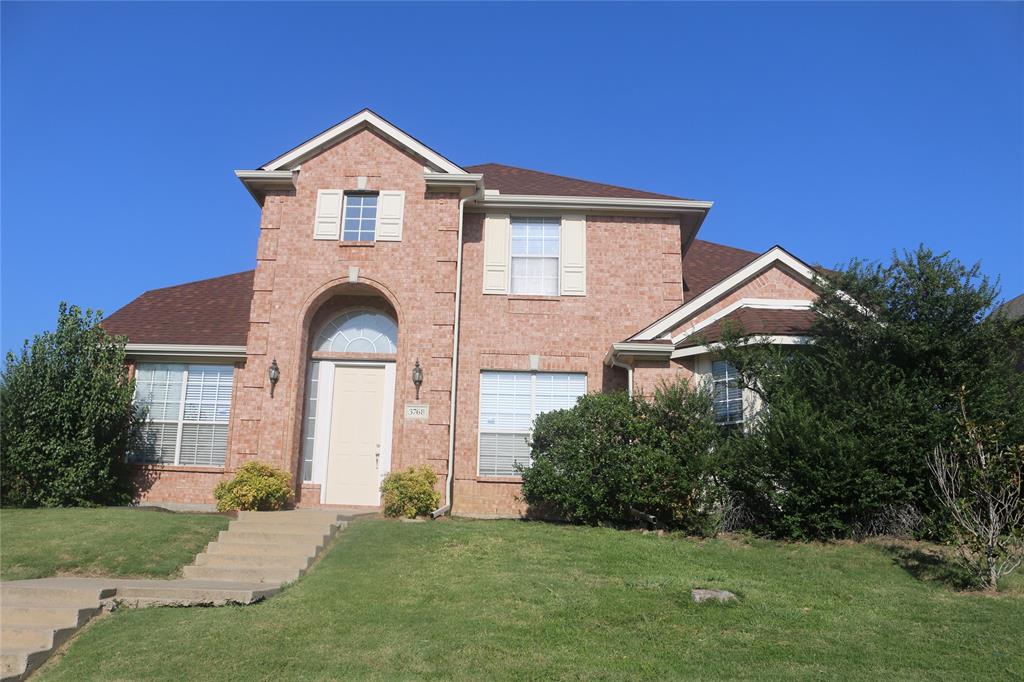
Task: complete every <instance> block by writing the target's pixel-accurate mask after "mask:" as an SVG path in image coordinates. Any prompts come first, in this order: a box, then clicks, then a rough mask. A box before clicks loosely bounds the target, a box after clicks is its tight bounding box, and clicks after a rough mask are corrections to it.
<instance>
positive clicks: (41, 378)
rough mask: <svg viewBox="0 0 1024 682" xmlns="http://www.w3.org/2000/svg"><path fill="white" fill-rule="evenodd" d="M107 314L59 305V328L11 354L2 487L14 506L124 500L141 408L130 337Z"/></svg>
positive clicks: (3, 390)
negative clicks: (127, 461) (113, 331)
mask: <svg viewBox="0 0 1024 682" xmlns="http://www.w3.org/2000/svg"><path fill="white" fill-rule="evenodd" d="M101 320H102V315H101V314H100V313H99V312H93V311H92V310H86V311H84V312H83V311H82V309H81V308H79V307H78V306H68V305H67V304H66V303H61V304H60V314H59V317H58V320H57V329H56V330H55V331H53V332H44V333H43V334H40V335H38V336H36V337H35V338H34V339H33V340H32V341H31V343H30V342H28V341H25V344H24V346H23V347H22V350H21V353H20V355H17V356H16V355H15V354H14V353H8V354H7V364H6V367H5V368H4V371H3V375H2V377H0V420H2V427H0V450H2V452H3V467H0V490H2V491H3V492H2V504H3V506H5V507H79V506H96V505H123V504H128V503H129V502H130V501H131V494H130V490H129V488H128V486H127V485H126V484H125V480H124V476H123V473H124V472H123V467H124V456H125V452H126V450H127V448H128V445H129V444H130V442H131V439H132V437H133V435H134V434H136V433H137V426H138V423H139V415H137V414H136V412H135V410H134V408H133V407H132V396H133V394H134V392H135V382H134V381H132V380H131V379H129V378H128V369H127V365H126V363H125V355H124V339H115V338H111V337H110V336H108V335H107V333H106V332H105V331H104V330H103V328H102V327H101V326H100V322H101Z"/></svg>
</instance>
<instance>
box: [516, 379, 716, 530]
mask: <svg viewBox="0 0 1024 682" xmlns="http://www.w3.org/2000/svg"><path fill="white" fill-rule="evenodd" d="M722 437H723V436H722V432H721V431H720V429H719V428H718V427H717V426H716V425H715V423H714V416H713V410H712V403H711V398H710V396H709V395H708V394H707V393H706V392H704V391H695V390H693V389H691V388H690V387H689V386H688V384H686V383H685V382H680V383H677V384H671V385H668V384H667V385H664V386H662V387H660V388H659V389H658V390H657V391H656V392H655V395H654V396H653V397H652V398H651V399H650V400H643V399H637V400H631V399H630V398H629V397H628V396H627V395H626V394H625V393H621V392H619V393H607V394H605V393H594V394H589V395H586V396H584V397H582V398H580V400H579V402H578V403H577V404H576V406H575V407H573V408H572V409H568V410H559V411H555V412H548V413H546V414H542V415H540V416H539V417H538V418H537V420H536V423H535V425H534V430H533V443H532V448H533V464H532V465H531V466H530V467H528V468H525V469H524V470H523V472H522V474H523V496H524V498H525V499H526V501H527V502H528V503H529V504H530V505H531V506H534V507H537V508H540V509H546V510H550V511H553V512H554V513H556V514H558V515H559V516H562V517H564V518H566V519H568V520H570V521H574V522H580V523H590V524H599V523H608V524H629V523H635V518H636V512H640V513H642V514H645V515H650V516H653V517H655V518H656V519H657V520H658V521H659V522H660V523H662V524H664V525H665V526H668V527H672V528H680V529H684V530H687V531H689V532H696V533H713V532H714V530H715V528H716V525H717V524H716V520H717V514H718V513H719V512H720V511H721V509H722V504H723V502H724V501H725V498H726V496H727V493H726V491H725V489H724V487H723V485H722V483H721V480H722V476H721V473H722V471H721V463H720V461H719V457H718V452H719V448H718V447H717V446H718V444H719V442H720V441H721V439H722Z"/></svg>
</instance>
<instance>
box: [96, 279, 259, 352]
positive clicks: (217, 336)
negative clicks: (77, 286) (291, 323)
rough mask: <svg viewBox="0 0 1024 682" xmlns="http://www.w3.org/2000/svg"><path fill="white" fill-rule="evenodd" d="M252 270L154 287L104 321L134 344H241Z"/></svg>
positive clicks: (245, 329) (246, 326) (245, 331)
mask: <svg viewBox="0 0 1024 682" xmlns="http://www.w3.org/2000/svg"><path fill="white" fill-rule="evenodd" d="M253 272H254V271H253V270H247V271H245V272H238V273H235V274H233V275H224V276H223V277H214V278H212V279H204V280H200V281H198V282H189V283H187V284H179V285H177V286H173V287H166V288H164V289H153V290H151V291H147V292H146V293H144V294H142V295H141V296H139V297H138V298H136V299H135V300H134V301H132V302H131V303H129V304H128V305H126V306H124V307H123V308H121V309H120V310H118V311H117V312H115V313H114V314H113V315H111V316H110V317H108V318H107V319H106V320H104V321H103V328H104V329H106V330H107V332H108V333H110V334H114V335H119V336H127V337H128V340H129V341H130V342H132V343H171V344H179V343H180V344H203V345H206V344H209V345H213V346H244V345H245V339H246V336H247V335H248V332H249V305H250V303H251V302H252V278H253Z"/></svg>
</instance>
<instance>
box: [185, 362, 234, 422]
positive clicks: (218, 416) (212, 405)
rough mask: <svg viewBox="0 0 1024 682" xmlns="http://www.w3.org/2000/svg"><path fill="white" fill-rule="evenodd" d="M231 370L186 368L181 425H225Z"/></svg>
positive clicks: (229, 400) (200, 367) (198, 366)
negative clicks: (191, 423)
mask: <svg viewBox="0 0 1024 682" xmlns="http://www.w3.org/2000/svg"><path fill="white" fill-rule="evenodd" d="M233 383H234V368H233V367H230V366H224V365H189V368H188V387H187V388H186V390H185V421H201V422H220V423H223V424H226V423H227V422H228V418H229V416H230V413H231V390H232V386H233Z"/></svg>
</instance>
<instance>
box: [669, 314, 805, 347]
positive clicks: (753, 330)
mask: <svg viewBox="0 0 1024 682" xmlns="http://www.w3.org/2000/svg"><path fill="white" fill-rule="evenodd" d="M813 322H814V312H813V311H810V310H771V309H767V308H740V309H739V310H734V311H733V312H731V313H729V314H728V315H726V316H725V317H723V318H721V319H719V320H715V321H714V322H712V323H711V324H709V325H708V326H706V327H704V328H703V329H701V330H700V331H699V332H697V333H695V334H692V335H690V336H688V337H686V338H685V339H683V340H682V341H680V343H679V347H680V348H686V347H687V346H697V345H700V344H702V343H715V342H716V341H721V340H722V333H723V331H724V329H725V328H726V327H727V326H729V327H731V329H732V333H734V334H743V335H744V336H747V335H760V334H773V335H780V336H796V335H801V334H806V333H807V332H809V331H810V329H811V324H812V323H813Z"/></svg>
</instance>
